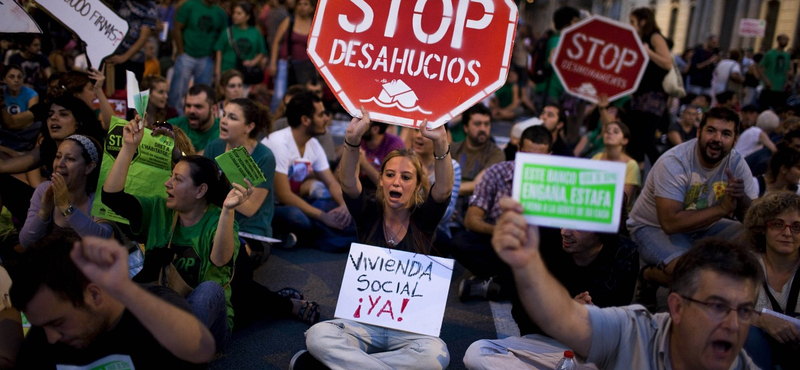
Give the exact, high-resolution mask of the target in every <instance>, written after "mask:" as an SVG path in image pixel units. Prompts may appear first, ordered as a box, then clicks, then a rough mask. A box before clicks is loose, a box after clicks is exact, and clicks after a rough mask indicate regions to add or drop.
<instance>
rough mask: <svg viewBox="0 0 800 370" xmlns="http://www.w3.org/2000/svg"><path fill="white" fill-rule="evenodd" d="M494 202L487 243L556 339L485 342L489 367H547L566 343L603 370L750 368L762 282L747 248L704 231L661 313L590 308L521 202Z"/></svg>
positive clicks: (676, 277) (682, 264)
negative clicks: (547, 253) (496, 208)
mask: <svg viewBox="0 0 800 370" xmlns="http://www.w3.org/2000/svg"><path fill="white" fill-rule="evenodd" d="M501 208H502V210H503V215H502V216H501V217H500V220H499V221H498V222H497V232H496V233H495V235H494V237H493V238H492V246H493V247H494V248H495V251H497V254H498V255H499V256H500V258H502V259H503V261H505V262H506V263H508V264H509V266H511V269H512V271H513V272H514V278H515V280H516V283H517V286H518V292H519V295H520V299H521V300H522V302H523V305H524V306H525V310H526V311H527V313H528V315H530V317H531V318H532V319H533V321H534V322H535V323H536V324H537V325H539V326H540V327H541V328H542V330H543V331H544V332H545V333H546V334H548V335H550V336H551V337H552V338H554V339H555V340H550V341H539V342H531V343H527V342H525V343H517V344H514V345H513V346H507V347H504V348H502V349H500V350H490V349H488V348H484V352H483V353H481V354H480V355H481V356H483V357H485V361H492V362H491V364H492V365H491V367H490V368H492V369H512V368H513V369H518V368H520V367H521V366H518V365H519V364H520V362H522V363H524V364H526V365H527V367H528V368H539V369H544V368H549V369H552V368H553V366H554V365H555V363H556V361H558V359H559V358H560V357H561V355H562V353H563V351H564V349H572V350H573V351H574V352H575V354H576V355H577V357H578V358H581V359H583V360H585V361H586V363H591V364H594V365H596V366H597V368H599V369H608V370H615V369H620V370H622V369H625V370H628V369H638V370H648V369H653V370H655V369H757V367H756V366H755V365H754V364H753V362H752V360H751V359H750V357H748V355H747V354H746V353H745V352H744V351H743V350H742V346H743V345H744V341H745V338H746V337H747V332H748V330H749V328H750V324H751V322H753V321H754V320H755V319H756V316H757V312H756V311H755V310H754V309H753V308H754V307H755V304H756V292H757V291H756V287H757V286H758V285H759V284H761V281H762V280H761V275H760V268H759V266H758V261H756V259H755V257H754V256H753V254H752V253H750V251H749V250H748V249H747V248H746V247H744V246H741V245H739V244H736V243H732V242H729V241H727V240H722V239H709V240H705V241H702V242H700V243H698V244H697V245H696V246H695V247H694V248H692V249H690V250H689V251H688V252H686V254H685V255H684V256H683V257H682V258H681V259H680V261H679V262H678V263H677V265H676V267H675V269H674V274H673V276H674V278H673V281H672V286H671V289H670V294H669V297H668V298H667V300H668V302H669V313H659V314H656V315H651V314H650V313H649V312H647V310H645V309H644V308H643V307H641V306H638V305H633V306H627V307H609V308H598V307H595V306H592V305H585V304H581V303H579V302H576V301H575V300H574V299H573V298H572V297H571V296H570V295H569V293H568V292H567V291H566V289H564V287H563V286H562V285H561V284H559V282H558V281H557V280H556V279H555V278H554V277H553V276H552V275H551V274H550V273H549V272H548V270H547V268H546V267H545V263H544V261H543V257H542V253H541V251H540V247H539V232H538V229H537V227H536V226H534V225H528V224H527V222H526V221H525V218H524V217H523V216H522V206H521V205H520V204H519V203H517V202H515V201H514V200H512V199H510V198H504V199H502V200H501ZM543 297H546V299H543ZM468 355H469V354H468ZM465 362H467V360H466V359H465ZM515 365H517V366H515ZM468 366H469V363H468ZM476 368H478V367H476Z"/></svg>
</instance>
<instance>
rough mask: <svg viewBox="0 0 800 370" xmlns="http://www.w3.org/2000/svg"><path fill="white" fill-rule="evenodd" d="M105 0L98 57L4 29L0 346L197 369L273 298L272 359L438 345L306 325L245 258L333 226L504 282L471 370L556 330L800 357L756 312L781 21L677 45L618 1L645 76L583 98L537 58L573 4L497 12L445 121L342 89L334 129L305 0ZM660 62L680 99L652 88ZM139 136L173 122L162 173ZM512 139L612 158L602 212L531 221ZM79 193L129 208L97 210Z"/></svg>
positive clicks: (776, 111)
mask: <svg viewBox="0 0 800 370" xmlns="http://www.w3.org/2000/svg"><path fill="white" fill-rule="evenodd" d="M111 3H112V4H111V5H112V8H114V9H115V10H116V11H117V12H118V13H119V14H120V15H121V16H123V17H125V19H127V20H128V21H129V23H130V26H131V31H130V32H129V33H128V34H127V35H126V37H125V38H124V40H122V42H121V44H120V47H119V48H118V49H117V51H116V52H115V53H114V54H113V55H111V56H109V57H107V58H106V59H105V61H104V63H103V65H102V66H89V65H87V64H88V62H87V60H86V54H85V50H83V47H84V46H82V43H81V42H79V40H78V39H77V38H76V37H75V36H74V35H72V34H71V33H70V32H69V31H68V30H67V29H65V28H64V27H63V26H62V25H60V24H59V23H58V21H57V20H55V19H53V18H51V17H50V16H49V15H48V14H46V13H45V12H43V11H41V10H37V9H36V8H35V6H33V5H29V6H28V7H29V8H30V9H28V10H29V12H30V13H31V14H32V15H33V16H34V19H36V21H37V22H38V23H39V25H40V27H41V28H42V29H43V30H48V32H49V34H50V35H51V37H43V36H42V35H30V34H4V35H0V38H2V42H0V61H2V62H3V64H2V69H0V75H2V90H0V113H1V114H2V115H0V208H2V212H3V213H2V216H3V217H0V222H1V224H0V230H3V232H4V238H3V240H2V243H1V244H0V368H14V367H15V366H16V367H17V368H35V369H40V368H57V367H58V368H61V366H65V365H69V366H77V367H76V368H91V367H93V366H98V365H99V364H100V363H101V362H102V361H111V360H114V361H120V364H128V365H130V366H131V368H132V367H133V366H136V367H139V368H159V367H166V366H168V367H170V368H172V367H175V368H205V367H207V364H208V363H209V362H211V361H212V360H213V359H214V358H215V354H219V353H224V352H225V351H226V344H227V343H228V342H229V340H230V338H231V333H232V332H233V329H234V327H236V328H241V327H245V326H247V325H249V324H250V323H251V322H252V321H253V320H254V319H257V318H261V317H265V316H267V315H269V316H276V315H277V316H278V317H286V318H294V319H297V320H300V321H302V322H304V323H307V324H308V325H309V326H310V329H309V330H308V331H307V332H306V333H305V337H306V344H307V350H306V349H302V348H297V349H292V350H293V351H295V352H297V354H296V355H295V356H294V358H292V361H291V363H290V364H289V366H290V368H292V369H323V368H330V369H354V368H359V369H361V368H363V369H373V368H374V369H379V368H380V369H383V368H386V369H389V368H392V369H443V368H446V367H447V366H448V365H449V364H450V363H451V359H452V358H453V357H454V356H452V355H451V354H450V352H449V351H448V348H447V343H445V342H444V341H443V340H442V339H440V338H437V337H432V336H428V335H421V334H413V333H406V332H402V331H397V330H392V329H386V328H381V327H377V326H373V325H367V324H364V323H359V322H355V321H351V320H344V319H336V320H330V321H324V322H319V320H320V312H321V310H322V308H321V307H320V305H319V304H317V303H316V302H314V301H313V300H310V299H308V298H307V297H305V296H304V295H303V293H302V292H300V291H298V290H297V289H294V288H291V287H287V288H284V289H281V290H280V291H277V292H274V291H271V290H269V289H267V288H266V287H265V286H263V285H261V284H259V283H257V282H255V281H254V280H253V270H254V269H255V268H257V267H258V266H259V265H260V264H262V263H263V262H264V261H265V260H266V258H268V256H269V254H270V251H271V248H273V247H279V248H287V249H288V248H302V247H306V248H317V249H320V250H322V251H325V252H329V253H341V252H346V251H347V250H348V248H349V246H350V244H351V243H353V242H360V243H365V244H370V245H375V246H381V247H384V248H390V249H397V250H403V251H410V252H414V253H421V254H430V255H437V256H442V257H450V258H453V259H455V260H456V261H457V262H458V263H460V264H461V265H463V266H464V267H465V268H466V269H467V270H468V271H469V272H470V275H471V277H469V278H467V279H463V280H459V281H454V282H453V284H457V286H458V296H459V298H460V299H461V300H463V301H468V300H492V301H501V300H510V301H511V302H512V306H513V309H512V314H513V316H514V320H515V321H516V323H517V325H518V326H519V328H520V334H521V336H520V337H509V338H501V339H496V338H486V339H482V340H479V341H477V342H475V343H473V345H472V346H470V348H469V349H468V350H467V352H466V353H465V354H463V358H464V364H465V365H466V366H467V367H468V368H470V369H498V368H512V369H517V368H532V369H534V368H535V369H542V368H553V366H555V363H556V362H557V361H558V359H560V358H561V355H562V354H563V352H564V351H565V350H571V351H574V353H575V354H576V355H577V357H578V358H579V360H580V361H579V362H580V366H581V367H582V368H583V367H585V368H601V369H609V368H611V369H632V368H635V369H657V368H698V369H711V368H726V369H727V368H734V369H756V368H762V369H775V368H784V369H787V368H795V367H796V366H797V364H796V362H797V361H796V360H793V356H792V355H793V353H796V352H795V351H796V349H797V348H798V346H800V329H798V327H797V326H795V325H794V324H792V323H791V322H789V321H787V320H784V319H781V318H779V317H777V316H773V315H768V314H764V313H762V309H769V310H772V311H776V312H778V313H782V314H786V315H789V316H796V315H797V314H798V313H799V312H798V311H800V302H798V298H799V296H798V290H799V289H800V279H798V281H795V278H797V277H798V274H800V268H799V267H800V195H798V194H800V190H798V184H800V118H798V117H795V116H796V115H800V103H798V101H800V100H798V94H800V93H796V92H795V89H796V87H798V86H800V84H798V83H796V81H797V80H796V75H795V73H794V72H795V68H794V65H793V63H792V59H791V54H790V53H789V50H787V46H788V45H789V37H788V36H786V35H779V36H778V37H777V38H776V40H775V46H774V48H772V49H769V50H764V51H763V52H759V53H755V54H754V53H753V52H752V50H736V49H732V50H728V51H722V50H720V49H719V45H718V40H717V37H716V36H715V35H709V36H708V37H707V38H706V39H705V41H704V43H703V44H701V45H697V46H696V47H693V48H690V49H689V50H687V51H686V52H685V53H684V54H683V55H682V56H678V55H673V54H672V52H671V51H670V49H671V46H672V42H671V40H668V39H667V38H666V37H665V36H664V35H663V34H662V33H661V31H660V30H659V28H658V26H657V24H656V21H655V15H654V13H653V11H652V10H651V9H649V8H638V9H634V10H633V11H632V12H631V13H630V16H629V22H630V24H631V26H632V27H633V29H634V30H635V31H636V32H637V33H638V35H639V37H640V39H641V41H642V43H643V44H644V50H646V51H647V53H648V56H649V62H648V64H647V66H646V69H645V72H644V75H643V77H642V79H641V83H640V84H639V87H638V89H637V90H636V91H635V92H634V93H632V94H631V95H630V96H625V97H623V98H620V99H617V100H615V101H609V99H608V98H607V97H606V96H602V95H601V96H599V97H598V99H597V102H596V103H590V102H586V101H582V100H580V99H578V98H575V97H572V96H570V95H568V94H566V93H565V91H564V87H563V86H562V85H561V83H560V81H559V79H558V77H557V76H556V74H555V73H554V72H553V70H552V66H551V65H550V61H551V54H552V50H553V49H554V48H555V46H556V45H557V44H558V40H559V37H560V34H561V31H562V30H563V29H565V28H566V27H568V26H570V25H572V24H575V23H576V22H578V21H579V20H580V19H581V17H582V13H581V12H580V11H578V10H577V9H575V8H572V7H568V6H564V7H561V8H559V9H558V10H557V11H556V12H555V13H554V15H553V26H554V28H553V29H552V30H550V31H547V32H545V33H542V34H541V35H535V34H534V33H533V32H532V31H531V29H532V28H531V26H530V25H529V24H521V25H520V26H519V27H518V34H517V40H516V43H515V48H514V50H513V53H512V57H511V58H512V64H513V68H512V69H511V70H510V71H509V76H508V81H507V83H506V84H505V85H503V86H502V87H501V88H500V89H499V90H498V91H497V92H496V93H495V94H493V95H492V96H491V97H489V98H487V99H486V100H485V101H484V102H481V103H478V104H476V105H475V106H472V107H470V108H469V109H468V110H467V111H465V112H464V113H463V114H461V115H460V116H458V117H456V118H454V119H453V121H452V122H448V124H447V125H445V126H441V127H438V128H436V129H429V128H424V127H423V128H421V129H418V130H417V131H411V129H407V128H403V129H401V128H398V127H395V126H390V125H387V124H385V123H381V122H375V121H371V120H370V112H368V111H366V110H364V109H362V111H361V113H360V116H359V117H355V118H351V117H347V120H350V122H349V125H348V126H347V130H346V132H345V135H344V142H343V145H341V146H338V147H337V146H335V145H334V140H333V137H332V134H331V132H330V130H329V126H330V124H331V121H332V119H333V118H334V117H345V115H346V113H345V112H344V111H343V110H342V108H341V107H340V106H339V105H338V103H337V102H336V99H335V97H334V96H333V94H332V93H331V90H330V89H329V88H328V86H326V84H325V83H324V81H322V79H321V78H320V76H319V75H318V74H317V72H316V70H315V68H314V66H313V64H312V63H311V61H310V60H309V58H308V55H307V54H306V48H307V45H306V43H307V40H308V34H309V32H310V29H311V24H312V19H313V15H314V11H315V6H316V3H315V2H314V1H311V0H296V1H295V0H286V1H284V0H268V1H266V3H258V4H254V3H252V2H250V1H247V0H233V1H222V2H218V1H212V0H184V1H180V2H172V1H171V0H164V1H160V2H158V3H157V2H156V1H154V0H125V1H123V0H117V1H112V2H111ZM537 36H538V37H537ZM673 66H675V68H676V69H677V70H679V71H681V72H682V74H683V82H684V88H685V93H686V94H684V96H678V95H677V94H674V93H672V92H667V91H665V89H664V87H663V84H662V81H663V80H664V78H665V76H667V72H668V71H669V70H670V69H671V68H673ZM125 71H131V72H133V73H134V75H135V76H136V77H137V80H138V81H140V89H141V90H147V89H149V90H150V99H149V103H148V105H147V107H145V109H144V110H145V111H146V114H144V113H145V112H138V113H143V114H144V117H141V116H139V114H137V112H135V111H134V110H133V109H127V110H124V109H122V110H120V109H119V108H118V105H119V104H118V103H117V101H118V100H124V99H125V96H126V90H125V86H126V80H125V79H126V74H125ZM670 94H672V95H670ZM129 108H132V107H129ZM113 116H118V117H120V118H123V119H125V121H126V122H125V124H124V125H122V126H116V130H117V134H116V135H117V136H115V137H116V138H119V141H118V142H117V143H116V144H113V145H109V144H108V137H107V136H108V135H109V134H108V132H109V128H111V129H112V130H114V128H113V127H112V122H115V118H113ZM340 119H341V118H340ZM499 121H511V122H513V123H514V127H513V128H512V130H511V135H510V136H511V137H510V138H509V139H510V142H509V143H508V144H504V145H498V143H497V142H496V141H495V139H496V138H495V137H493V136H492V124H493V123H494V124H496V123H497V122H499ZM148 132H149V133H151V134H150V135H153V136H156V137H158V136H167V137H168V138H171V139H172V140H173V141H174V143H175V149H174V150H173V151H172V153H169V154H168V156H169V157H170V158H169V159H170V160H171V162H172V171H171V174H170V175H169V177H168V179H166V180H165V182H163V184H162V183H161V182H159V183H153V184H152V186H153V187H154V188H156V187H157V188H160V189H163V191H162V192H161V195H160V196H145V195H143V194H139V193H137V189H136V187H134V186H131V185H130V184H131V182H130V180H131V178H132V177H136V176H137V175H136V174H135V172H133V170H132V163H133V162H135V158H136V155H137V147H139V145H140V144H141V143H142V140H143V136H144V135H145V134H147V133H148ZM162 139H163V138H162ZM112 146H113V147H115V150H114V151H115V153H114V157H113V158H111V159H109V157H110V156H109V155H107V154H108V153H104V151H106V150H107V149H108V148H110V147H112ZM237 148H243V149H244V150H245V151H246V152H247V153H248V154H249V155H250V156H251V157H252V158H253V160H254V161H255V163H256V165H257V167H258V168H259V169H260V170H261V172H262V173H263V175H264V180H265V181H263V182H261V183H260V184H258V185H257V186H253V184H252V183H251V181H250V180H252V179H245V180H243V182H244V183H231V182H230V181H229V179H228V178H227V177H226V176H225V174H224V173H223V172H222V171H221V169H220V166H219V164H217V162H216V158H217V157H218V156H219V155H221V154H223V153H226V152H229V151H231V150H234V149H237ZM517 152H519V153H532V154H538V155H553V156H563V157H583V158H590V159H592V160H601V161H614V162H620V163H624V164H625V165H626V176H625V189H624V192H623V194H624V201H623V205H622V208H623V209H622V214H623V218H622V221H621V222H620V226H619V230H618V232H616V233H597V232H590V231H585V230H574V229H568V228H563V229H554V228H545V227H542V228H538V227H536V226H534V225H528V224H527V223H526V221H525V219H524V217H522V214H521V211H522V209H521V206H520V205H519V204H518V203H516V202H514V201H513V200H511V199H509V197H510V196H511V195H512V184H513V177H514V168H515V162H514V161H515V157H516V153H517ZM104 160H113V163H112V164H111V165H108V164H107V166H106V169H105V170H104V171H101V169H102V168H103V167H102V161H104ZM145 181H146V180H145ZM162 186H163V187H162ZM100 199H102V202H103V204H105V206H107V207H108V208H109V209H110V210H112V211H114V212H116V214H118V215H119V216H121V217H124V218H126V219H127V220H128V222H127V223H115V222H112V221H110V220H106V219H104V218H103V217H99V216H98V213H97V212H95V211H93V209H95V208H97V207H95V204H96V202H99V200H100ZM264 240H270V241H271V242H265V241H264ZM6 270H8V272H9V274H6ZM6 281H10V282H12V283H11V284H6V283H5V282H6ZM8 285H10V286H11V287H10V289H9V287H8ZM660 289H667V290H668V292H667V294H666V300H665V301H664V299H663V296H664V295H663V294H662V295H659V290H660ZM662 292H663V290H662ZM659 296H661V297H662V298H661V302H659ZM632 303H633V305H632ZM326 309H328V308H326ZM331 309H332V308H331ZM20 312H21V313H22V314H24V317H25V319H26V320H27V321H28V322H29V323H30V324H32V328H31V329H30V330H29V332H28V333H27V336H26V337H24V338H23V335H22V332H23V331H22V324H21V320H22V319H21V318H22V317H23V316H21V315H20ZM9 323H10V324H9ZM287 334H288V333H287ZM296 335H303V333H300V332H298V333H296ZM458 356H459V357H461V356H462V354H458ZM665 357H666V358H665ZM664 362H666V363H667V365H666V366H664ZM120 366H121V365H120ZM70 368H72V367H70Z"/></svg>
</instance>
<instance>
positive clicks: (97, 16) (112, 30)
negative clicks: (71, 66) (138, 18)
mask: <svg viewBox="0 0 800 370" xmlns="http://www.w3.org/2000/svg"><path fill="white" fill-rule="evenodd" d="M35 1H36V3H37V4H39V5H40V6H42V7H43V8H44V9H45V10H47V12H48V13H50V14H51V15H52V16H53V17H55V18H56V19H58V20H59V21H60V22H61V23H62V24H64V25H65V26H67V27H69V29H71V30H72V31H73V32H75V33H76V34H77V35H78V37H80V38H81V40H83V42H85V43H86V56H87V57H88V58H89V61H90V62H91V63H92V67H94V68H97V69H99V68H100V63H101V62H102V61H103V58H105V57H107V56H109V55H111V54H113V53H114V51H115V50H116V49H117V47H118V46H119V44H120V42H122V39H123V38H125V35H127V34H128V27H129V26H128V22H127V21H126V20H124V19H122V17H120V16H119V15H117V13H115V12H114V11H113V10H111V8H109V7H108V6H106V4H104V3H103V2H102V1H100V0H35Z"/></svg>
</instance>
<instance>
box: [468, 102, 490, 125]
mask: <svg viewBox="0 0 800 370" xmlns="http://www.w3.org/2000/svg"><path fill="white" fill-rule="evenodd" d="M476 114H483V115H485V116H489V117H492V111H490V110H489V107H487V106H485V105H483V103H478V104H475V105H473V106H471V107H470V108H469V109H467V110H466V112H464V114H463V115H462V117H463V118H461V122H462V123H463V124H464V127H467V125H468V124H469V120H471V119H472V116H474V115H476Z"/></svg>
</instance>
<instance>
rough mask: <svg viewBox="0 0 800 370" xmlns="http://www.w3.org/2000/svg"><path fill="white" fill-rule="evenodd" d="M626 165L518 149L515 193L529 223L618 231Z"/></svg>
mask: <svg viewBox="0 0 800 370" xmlns="http://www.w3.org/2000/svg"><path fill="white" fill-rule="evenodd" d="M625 167H626V166H625V164H624V163H620V162H610V161H595V160H589V159H579V158H568V157H558V156H551V155H542V154H529V153H517V157H516V159H515V166H514V183H513V188H512V196H513V198H514V199H515V200H516V201H518V202H520V204H522V208H524V212H523V215H524V216H525V219H526V220H527V221H528V223H530V224H536V225H539V226H549V227H559V228H569V229H576V230H585V231H598V232H607V233H616V232H617V230H618V228H619V222H620V214H621V213H622V197H623V191H624V188H625Z"/></svg>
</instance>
